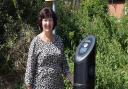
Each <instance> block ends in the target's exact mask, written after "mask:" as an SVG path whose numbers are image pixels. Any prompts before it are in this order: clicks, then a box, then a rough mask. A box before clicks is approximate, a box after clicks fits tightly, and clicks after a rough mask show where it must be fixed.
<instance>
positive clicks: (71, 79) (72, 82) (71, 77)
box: [67, 73, 74, 86]
mask: <svg viewBox="0 0 128 89" xmlns="http://www.w3.org/2000/svg"><path fill="white" fill-rule="evenodd" d="M67 79H68V80H69V81H70V82H71V84H72V86H73V85H74V76H73V75H72V74H71V73H69V74H68V75H67Z"/></svg>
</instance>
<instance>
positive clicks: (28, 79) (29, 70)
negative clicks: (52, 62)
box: [25, 39, 36, 89]
mask: <svg viewBox="0 0 128 89" xmlns="http://www.w3.org/2000/svg"><path fill="white" fill-rule="evenodd" d="M34 51H35V41H34V39H33V40H32V42H31V44H30V47H29V52H28V59H27V66H26V72H25V84H26V87H27V89H32V83H33V77H34V71H35V64H36V60H35V53H34Z"/></svg>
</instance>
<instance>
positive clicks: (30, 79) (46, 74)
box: [25, 35, 69, 89]
mask: <svg viewBox="0 0 128 89" xmlns="http://www.w3.org/2000/svg"><path fill="white" fill-rule="evenodd" d="M68 73H69V66H68V64H67V61H66V58H65V56H64V50H63V42H62V39H61V38H60V37H59V36H58V35H56V36H55V40H54V41H53V42H49V43H46V42H44V41H42V40H41V39H40V37H39V35H37V36H36V37H34V39H33V40H32V42H31V44H30V48H29V52H28V60H27V67H26V73H25V84H26V86H30V85H31V86H32V89H64V82H63V76H65V77H66V76H67V74H68Z"/></svg>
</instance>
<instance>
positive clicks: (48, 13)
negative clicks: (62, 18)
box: [37, 7, 57, 31]
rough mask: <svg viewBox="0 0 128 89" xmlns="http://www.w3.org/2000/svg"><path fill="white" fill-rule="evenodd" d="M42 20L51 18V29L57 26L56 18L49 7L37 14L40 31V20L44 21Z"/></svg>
mask: <svg viewBox="0 0 128 89" xmlns="http://www.w3.org/2000/svg"><path fill="white" fill-rule="evenodd" d="M44 18H53V23H54V24H53V29H54V28H55V26H56V25H57V17H56V14H55V12H54V11H53V10H52V9H51V8H50V7H44V8H43V9H41V11H40V12H39V15H38V21H37V24H38V26H39V28H40V30H41V31H43V28H42V19H44Z"/></svg>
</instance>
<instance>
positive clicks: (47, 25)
mask: <svg viewBox="0 0 128 89" xmlns="http://www.w3.org/2000/svg"><path fill="white" fill-rule="evenodd" d="M53 24H54V23H53V18H44V19H42V27H43V31H45V32H52V30H53Z"/></svg>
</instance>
